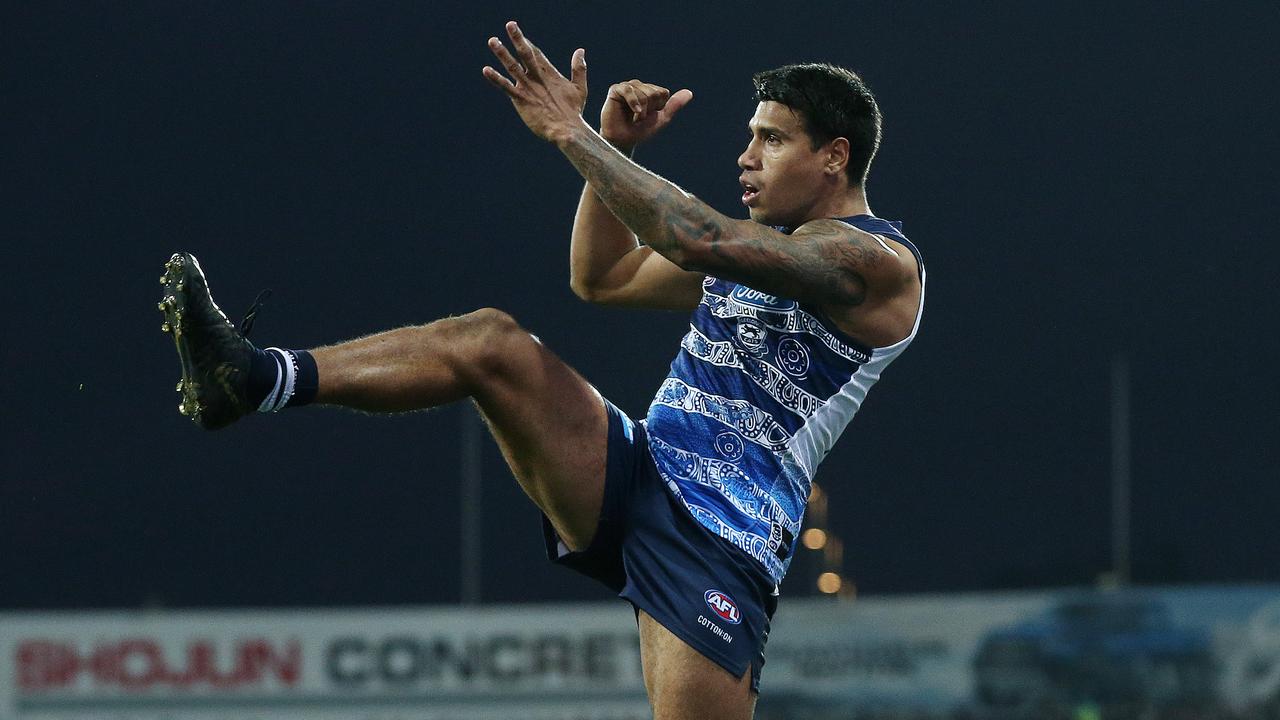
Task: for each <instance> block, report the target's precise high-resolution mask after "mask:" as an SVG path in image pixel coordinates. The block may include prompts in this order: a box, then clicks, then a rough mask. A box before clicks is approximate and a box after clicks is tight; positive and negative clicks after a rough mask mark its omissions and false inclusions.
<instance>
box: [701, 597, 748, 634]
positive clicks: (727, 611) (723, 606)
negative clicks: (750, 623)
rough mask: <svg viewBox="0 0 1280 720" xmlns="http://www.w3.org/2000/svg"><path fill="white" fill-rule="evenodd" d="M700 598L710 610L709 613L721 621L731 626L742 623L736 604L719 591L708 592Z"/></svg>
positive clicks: (740, 612)
mask: <svg viewBox="0 0 1280 720" xmlns="http://www.w3.org/2000/svg"><path fill="white" fill-rule="evenodd" d="M702 597H703V599H704V600H706V601H707V607H709V608H711V612H713V613H715V614H716V615H719V616H720V619H721V620H724V621H725V622H727V623H729V624H731V625H737V624H738V623H740V622H742V611H741V610H739V609H738V604H737V603H735V602H734V601H733V598H731V597H729V596H728V595H725V594H724V593H722V592H720V591H719V590H708V591H707V592H706V594H705V595H703V596H702Z"/></svg>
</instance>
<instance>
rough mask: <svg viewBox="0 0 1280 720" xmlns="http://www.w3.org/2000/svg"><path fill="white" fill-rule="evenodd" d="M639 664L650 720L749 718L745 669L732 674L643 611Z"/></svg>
mask: <svg viewBox="0 0 1280 720" xmlns="http://www.w3.org/2000/svg"><path fill="white" fill-rule="evenodd" d="M639 620H640V662H641V664H642V665H643V667H644V685H645V689H646V690H647V691H648V693H649V702H650V704H652V705H653V718H654V720H749V718H751V716H752V715H753V714H754V713H755V707H756V694H755V693H754V692H752V690H751V668H750V667H748V668H747V671H746V674H744V675H743V676H742V677H740V678H735V677H733V676H732V675H730V674H729V673H727V672H725V670H724V668H722V667H720V666H719V665H717V664H716V663H714V662H712V661H711V660H710V659H709V658H707V657H706V656H705V655H703V654H702V653H699V652H698V651H697V650H694V649H693V648H692V647H690V646H689V645H688V644H687V643H685V642H684V641H683V640H681V639H680V638H678V637H676V636H675V635H674V634H672V632H671V631H670V630H668V629H666V628H665V627H663V626H662V625H661V624H660V623H659V622H658V621H657V620H654V619H653V618H652V617H650V616H649V614H648V613H646V612H644V611H643V610H641V611H640V614H639Z"/></svg>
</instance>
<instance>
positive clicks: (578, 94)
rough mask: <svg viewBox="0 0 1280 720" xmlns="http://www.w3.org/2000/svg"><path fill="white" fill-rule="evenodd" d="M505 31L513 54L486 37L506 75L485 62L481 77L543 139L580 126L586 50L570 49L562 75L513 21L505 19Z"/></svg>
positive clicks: (562, 134) (584, 98) (498, 42)
mask: <svg viewBox="0 0 1280 720" xmlns="http://www.w3.org/2000/svg"><path fill="white" fill-rule="evenodd" d="M507 35H508V36H510V38H511V47H512V48H514V49H515V55H512V54H511V52H510V51H509V50H507V48H506V46H505V45H503V44H502V41H501V40H499V39H498V38H496V37H491V38H489V49H490V50H491V51H493V54H494V56H495V57H497V58H498V62H500V63H502V67H503V68H505V69H506V71H507V75H503V74H502V73H500V72H498V71H497V70H494V69H493V68H492V67H489V66H488V65H486V66H485V67H484V70H483V71H482V72H483V73H484V77H485V79H486V80H488V81H489V82H490V83H492V84H493V86H494V87H496V88H498V89H499V90H502V91H503V92H505V93H506V94H507V97H509V98H511V104H512V105H514V106H515V108H516V112H517V113H519V114H520V119H521V120H523V121H524V124H525V125H528V126H529V129H530V130H532V131H533V133H534V134H535V135H537V136H538V137H540V138H542V139H543V140H550V141H552V142H555V141H557V140H560V139H562V138H564V137H566V136H567V135H568V134H569V133H571V132H572V131H573V130H574V129H575V128H576V127H580V126H582V124H583V122H582V107H583V106H584V105H585V104H586V102H587V59H586V51H585V50H583V49H581V48H579V49H577V50H575V51H573V58H572V59H571V60H570V61H569V72H570V77H569V78H566V77H565V76H563V75H561V74H560V71H559V70H556V68H555V66H554V65H552V64H551V61H550V60H548V59H547V56H546V55H543V54H542V51H541V50H539V49H538V48H537V47H536V46H535V45H534V44H533V43H531V42H529V39H528V38H526V37H525V36H524V33H523V32H521V31H520V26H519V25H517V24H516V23H515V21H512V22H509V23H507ZM507 76H510V78H508V77H507Z"/></svg>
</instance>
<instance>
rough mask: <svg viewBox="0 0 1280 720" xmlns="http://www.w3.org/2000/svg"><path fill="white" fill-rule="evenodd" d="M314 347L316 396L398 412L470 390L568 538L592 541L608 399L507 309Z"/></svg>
mask: <svg viewBox="0 0 1280 720" xmlns="http://www.w3.org/2000/svg"><path fill="white" fill-rule="evenodd" d="M311 353H312V356H313V357H314V358H315V361H316V367H317V369H318V370H319V374H320V387H319V391H318V392H317V394H316V399H315V401H316V402H317V403H325V404H331V405H341V406H344V407H349V408H355V409H359V410H365V411H370V412H403V411H408V410H418V409H422V408H428V407H434V406H437V405H443V404H445V403H449V402H453V401H456V400H461V399H463V398H466V397H470V398H472V399H474V400H475V402H476V404H477V405H478V406H479V408H480V411H481V412H482V413H483V415H484V417H485V419H486V421H487V422H488V424H489V428H490V430H491V431H492V432H493V435H494V437H495V438H496V439H497V441H498V445H499V447H500V448H501V449H502V454H503V456H504V457H505V458H506V460H507V463H508V464H509V465H510V466H511V470H512V472H513V473H514V474H515V476H516V480H517V481H519V483H520V485H521V487H522V488H523V489H524V491H525V493H526V494H527V495H528V496H529V497H530V498H531V499H532V500H533V501H534V503H536V504H537V505H538V507H539V508H541V509H542V511H543V512H544V513H546V515H547V517H548V519H550V520H551V524H552V525H553V526H554V527H555V529H556V531H557V532H558V533H559V534H560V537H561V538H562V539H563V540H564V541H565V544H566V545H568V546H569V547H570V548H571V549H574V550H580V549H583V548H585V547H586V546H587V545H588V544H590V541H591V538H592V537H593V535H594V533H595V528H596V523H597V520H598V518H599V515H600V505H601V502H602V500H603V496H604V468H605V453H606V441H607V431H608V419H607V415H606V412H605V407H604V401H603V399H602V398H601V397H600V395H599V393H597V392H596V390H595V389H594V388H593V387H591V385H590V384H589V383H587V381H586V380H584V379H583V378H582V377H581V376H580V375H578V374H577V373H576V372H574V370H573V369H572V368H570V367H569V366H568V365H567V364H565V363H564V361H562V360H560V359H559V358H558V357H556V356H555V354H554V353H552V352H551V351H550V350H548V349H547V348H546V347H545V346H544V345H543V344H542V343H541V342H540V341H539V340H538V339H537V338H535V337H534V336H532V335H531V334H529V332H527V331H526V330H524V329H523V328H521V327H520V325H519V324H517V323H516V321H515V320H514V319H512V318H511V316H510V315H508V314H506V313H504V312H502V311H500V310H493V309H484V310H478V311H476V312H473V313H470V314H467V315H463V316H460V317H452V318H446V319H443V320H439V321H436V322H433V323H430V324H428V325H421V326H414V327H405V328H400V329H397V330H390V331H387V332H383V333H378V334H376V335H370V336H368V337H363V338H359V339H357V340H352V341H349V342H345V343H341V344H338V345H332V346H329V347H323V348H317V349H315V350H312V351H311Z"/></svg>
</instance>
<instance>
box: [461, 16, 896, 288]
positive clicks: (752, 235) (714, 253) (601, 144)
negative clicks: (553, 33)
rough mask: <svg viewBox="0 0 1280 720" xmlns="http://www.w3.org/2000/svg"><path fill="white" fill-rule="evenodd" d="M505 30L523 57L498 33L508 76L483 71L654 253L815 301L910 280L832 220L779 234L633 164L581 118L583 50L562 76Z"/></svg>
mask: <svg viewBox="0 0 1280 720" xmlns="http://www.w3.org/2000/svg"><path fill="white" fill-rule="evenodd" d="M506 29H507V34H508V36H509V37H510V38H511V42H512V46H513V47H514V48H515V51H516V54H517V55H518V56H519V59H517V57H516V56H514V55H512V54H511V53H510V51H508V50H507V48H506V46H504V45H503V44H502V42H501V41H500V40H498V38H496V37H491V38H489V43H488V44H489V49H490V50H491V51H492V52H493V54H494V56H495V57H496V58H497V59H498V60H499V61H500V62H501V64H502V66H503V67H504V68H505V69H506V71H507V73H508V75H509V76H510V77H507V76H504V75H503V74H502V73H499V72H498V71H497V70H495V69H493V68H492V67H485V68H484V70H483V73H484V76H485V78H486V79H488V80H489V82H490V83H492V84H493V85H494V86H495V87H497V88H499V89H500V90H502V91H503V92H504V93H506V95H507V97H508V98H510V100H511V103H512V105H513V106H514V107H515V109H516V112H517V113H519V115H520V119H521V120H523V121H524V123H525V125H526V126H528V127H529V129H530V130H532V131H533V132H534V134H536V135H537V136H538V137H541V138H543V139H544V140H548V141H550V142H553V143H555V144H556V146H557V147H558V148H559V149H560V151H561V152H563V153H564V154H565V156H566V157H567V158H568V159H569V161H570V162H571V163H573V166H574V167H575V168H577V170H578V172H579V173H580V174H581V175H582V176H583V177H584V178H585V179H586V181H587V183H588V184H589V185H590V187H591V188H592V189H593V190H594V191H595V194H596V195H597V196H598V198H599V199H600V201H601V202H603V203H604V204H605V206H607V207H608V209H609V210H610V211H611V212H612V213H613V215H614V216H616V217H617V218H618V220H620V221H621V222H622V223H623V224H624V225H625V226H626V227H628V228H630V230H631V231H632V232H634V233H635V234H636V236H637V237H639V239H640V240H641V241H643V242H644V243H645V245H646V246H647V247H648V248H650V249H651V250H652V252H654V253H657V254H659V255H661V256H662V257H664V258H666V259H667V260H670V261H671V263H673V264H674V265H675V266H676V267H678V268H680V269H682V270H686V271H694V272H701V273H708V274H712V275H716V276H717V277H723V278H725V279H728V280H733V281H736V282H740V283H743V284H745V285H748V286H750V287H752V288H754V289H757V290H761V291H764V292H768V293H771V294H774V295H778V296H780V297H787V298H791V299H795V300H800V301H803V302H810V303H814V304H819V305H834V306H843V307H851V306H856V305H861V304H862V303H863V302H865V301H866V300H867V297H868V289H869V288H875V289H876V290H877V292H876V293H875V294H877V295H882V296H883V295H884V294H888V295H894V294H896V293H897V291H898V290H899V289H900V288H901V287H903V286H905V285H906V284H907V282H908V278H910V277H911V274H910V273H911V271H913V270H914V267H912V268H911V271H909V270H908V269H907V263H906V262H904V261H903V258H902V257H901V256H900V255H899V254H898V253H897V252H895V251H894V250H893V249H892V248H890V247H889V245H887V244H885V243H884V242H883V241H881V240H879V238H877V237H876V236H874V235H871V234H869V233H865V232H863V231H861V230H858V229H856V228H853V227H851V226H848V225H846V224H844V223H841V222H839V221H836V220H814V221H812V222H809V223H806V224H804V225H802V226H801V227H799V228H797V229H796V231H795V232H793V233H792V234H791V235H784V234H782V233H780V232H778V231H776V230H773V229H771V228H768V227H765V226H763V225H760V224H758V223H755V222H752V221H750V220H735V219H732V218H729V217H727V216H725V215H722V214H720V213H718V212H716V211H715V210H713V209H712V208H711V207H710V206H708V205H706V204H705V203H703V202H701V201H699V200H698V199H697V198H695V197H693V196H692V195H689V194H688V193H686V192H684V191H683V190H681V189H680V188H678V187H676V186H675V185H674V184H672V183H670V182H668V181H666V180H664V179H662V178H660V177H658V176H657V175H655V174H653V173H651V172H649V171H648V170H645V169H644V168H642V167H640V166H639V165H636V164H635V163H634V162H632V161H631V160H630V159H629V158H627V157H625V156H624V155H623V154H622V153H620V152H618V151H617V150H616V149H614V148H613V147H612V146H611V145H609V143H608V142H606V141H605V140H604V138H602V137H601V136H600V135H599V134H598V133H596V132H595V131H594V130H592V129H591V127H590V126H588V125H587V123H586V121H584V120H583V119H582V108H583V105H584V104H585V102H586V97H587V63H586V53H585V52H584V51H583V50H581V49H579V50H576V51H575V52H574V53H573V57H572V59H571V60H570V70H571V75H572V79H570V78H566V77H564V76H563V75H561V74H560V72H559V71H558V70H556V68H555V66H554V65H552V64H551V62H550V61H549V60H548V59H547V57H546V56H545V55H543V53H542V51H541V50H539V49H538V48H537V47H536V46H534V45H533V43H531V42H529V40H528V38H526V37H525V36H524V34H523V32H522V31H521V30H520V27H519V25H517V24H516V23H514V22H509V23H507V26H506ZM653 259H656V258H653ZM911 262H912V264H914V260H912V261H911Z"/></svg>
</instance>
